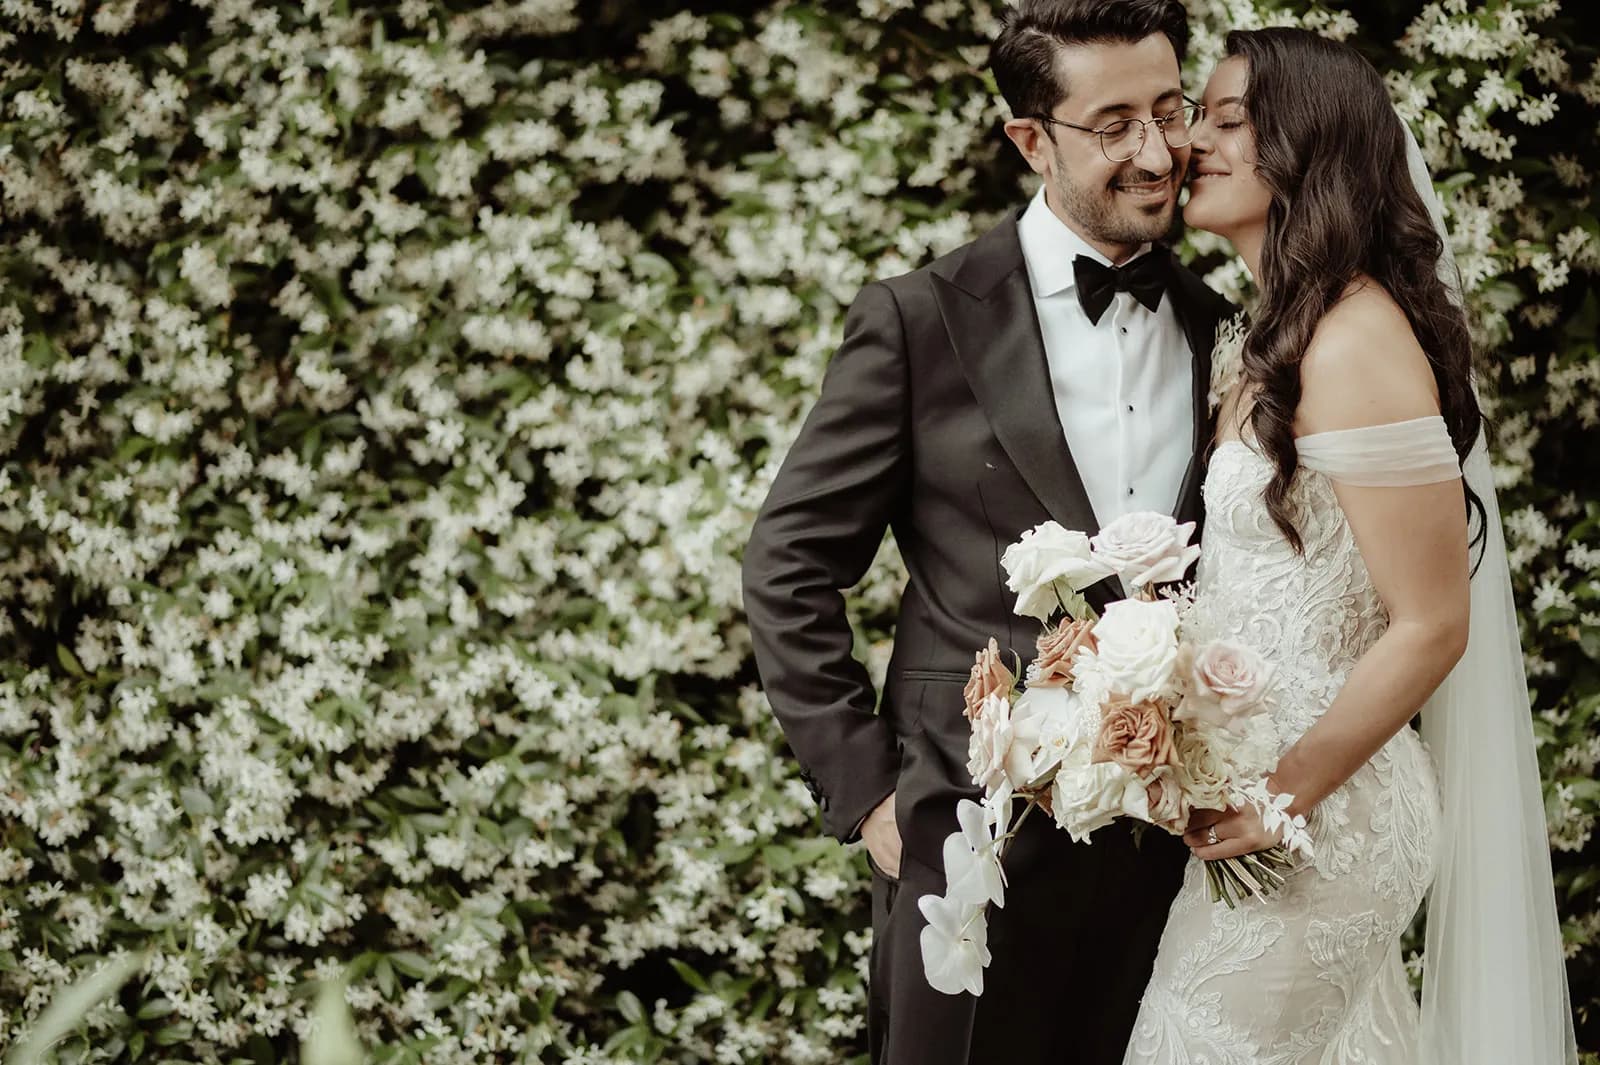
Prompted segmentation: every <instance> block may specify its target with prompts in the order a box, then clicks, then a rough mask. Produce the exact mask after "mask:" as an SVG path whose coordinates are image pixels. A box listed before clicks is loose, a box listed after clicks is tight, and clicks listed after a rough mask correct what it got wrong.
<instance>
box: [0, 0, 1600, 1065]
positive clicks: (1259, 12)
mask: <svg viewBox="0 0 1600 1065" xmlns="http://www.w3.org/2000/svg"><path fill="white" fill-rule="evenodd" d="M1190 6H1191V10H1192V11H1193V13H1194V16H1195V21H1196V40H1195V48H1194V52H1195V54H1194V56H1193V57H1192V61H1191V68H1192V69H1191V78H1190V81H1191V91H1197V90H1198V89H1199V88H1200V86H1201V85H1202V84H1203V80H1204V75H1205V72H1206V71H1207V70H1208V69H1209V66H1210V64H1211V63H1212V62H1213V61H1214V59H1215V57H1216V55H1217V54H1218V51H1219V49H1220V41H1221V38H1220V35H1221V33H1222V32H1224V31H1225V30H1226V29H1227V28H1230V27H1234V26H1249V25H1256V24H1261V23H1262V22H1300V23H1302V24H1309V25H1312V26H1315V27H1317V28H1319V29H1322V30H1323V31H1325V32H1329V33H1332V34H1335V35H1338V36H1342V37H1347V38H1350V39H1352V40H1355V41H1357V42H1358V43H1360V44H1361V45H1362V47H1363V48H1365V49H1366V50H1367V51H1368V54H1370V55H1371V56H1372V57H1373V59H1374V61H1375V62H1378V63H1379V65H1380V68H1381V69H1384V70H1385V71H1387V72H1389V77H1390V82H1391V85H1392V88H1393V91H1394V94H1395V98H1396V101H1397V103H1398V104H1399V106H1400V107H1401V109H1402V112H1403V113H1404V114H1405V115H1406V117H1407V118H1408V119H1409V120H1410V121H1411V122H1412V124H1413V126H1414V128H1416V129H1417V130H1418V131H1419V134H1420V135H1421V136H1422V137H1423V140H1424V143H1425V144H1426V146H1427V150H1428V152H1429V154H1430V156H1431V161H1432V163H1433V165H1434V167H1435V169H1436V172H1437V174H1438V176H1439V178H1440V183H1441V187H1442V189H1444V190H1445V192H1446V195H1447V199H1448V201H1449V204H1450V207H1451V226H1452V230H1453V234H1454V243H1455V246H1456V253H1457V255H1458V256H1459V257H1460V259H1461V262H1462V266H1463V269H1464V272H1465V274H1466V277H1467V282H1468V286H1469V289H1470V299H1471V306H1472V311H1473V314H1474V318H1475V322H1476V324H1477V330H1478V336H1479V339H1480V341H1481V343H1482V345H1483V366H1484V370H1485V379H1486V383H1487V384H1489V385H1490V386H1491V388H1492V389H1493V391H1494V393H1495V396H1496V398H1495V400H1494V413H1495V417H1496V421H1497V423H1498V427H1499V435H1498V442H1497V456H1498V463H1499V465H1498V470H1499V473H1500V483H1501V487H1502V490H1503V491H1504V493H1505V497H1506V507H1507V514H1508V526H1509V530H1510V534H1511V537H1512V547H1513V551H1514V563H1515V565H1516V566H1517V575H1518V581H1519V586H1520V588H1521V591H1522V593H1523V596H1524V600H1523V601H1524V604H1525V606H1526V608H1527V614H1526V619H1527V635H1528V652H1529V654H1528V662H1529V666H1530V670H1531V673H1532V675H1533V678H1534V682H1535V683H1536V685H1537V688H1538V698H1537V708H1538V709H1537V713H1538V721H1537V727H1538V729H1539V733H1540V735H1541V737H1542V738H1543V740H1544V741H1545V742H1544V745H1543V749H1542V754H1541V758H1542V761H1543V765H1544V769H1545V772H1546V778H1547V788H1548V792H1547V794H1548V799H1549V802H1548V812H1549V821H1550V834H1551V844H1552V846H1553V847H1554V848H1555V850H1556V852H1557V862H1558V869H1559V874H1560V881H1561V884H1560V889H1559V890H1560V891H1561V893H1562V903H1563V910H1564V913H1565V915H1566V919H1567V929H1568V936H1569V942H1570V945H1571V954H1572V974H1573V985H1574V996H1575V999H1576V1002H1577V1006H1578V1008H1579V1012H1580V1030H1581V1031H1582V1032H1583V1033H1584V1037H1583V1041H1584V1043H1585V1045H1586V1046H1589V1047H1594V1046H1597V1045H1600V1035H1597V1031H1600V1019H1597V1018H1596V1016H1595V1015H1594V1012H1593V1011H1594V1010H1596V1009H1597V1008H1600V1003H1597V999H1600V989H1597V986H1596V981H1597V979H1600V844H1597V843H1596V842H1595V840H1594V837H1593V833H1594V829H1595V818H1596V815H1597V811H1600V784H1596V782H1595V779H1594V778H1595V768H1596V765H1597V764H1600V722H1597V718H1600V489H1597V488H1596V487H1595V483H1594V481H1593V475H1592V472H1591V471H1592V469H1593V464H1594V462H1595V460H1596V459H1597V458H1600V451H1597V449H1596V445H1595V443H1594V441H1595V440H1596V434H1595V430H1596V427H1597V424H1600V357H1597V352H1596V334H1597V331H1600V296H1597V292H1596V272H1597V268H1600V208H1597V206H1596V204H1595V202H1594V200H1593V195H1594V189H1595V178H1594V174H1593V170H1594V168H1595V166H1596V163H1597V152H1596V143H1595V129H1596V123H1597V120H1600V68H1597V66H1596V48H1595V45H1594V44H1593V43H1592V39H1586V38H1585V36H1584V33H1583V31H1582V30H1581V29H1580V22H1581V19H1582V17H1583V15H1584V14H1585V11H1584V9H1583V6H1582V5H1581V4H1579V3H1577V0H1567V4H1566V6H1565V7H1562V6H1561V5H1560V4H1558V3H1556V2H1554V0H1545V2H1527V0H1484V2H1480V3H1474V4H1471V5H1469V4H1467V3H1464V2H1448V3H1443V4H1428V5H1426V6H1423V5H1421V4H1415V3H1413V4H1397V5H1388V6H1385V5H1372V4H1365V5H1352V6H1350V7H1349V8H1341V7H1329V8H1313V7H1308V6H1307V5H1305V4H1300V3H1292V4H1287V5H1282V4H1278V3H1272V2H1267V0H1232V2H1220V0H1217V2H1194V3H1191V5H1190ZM1391 8H1403V9H1404V10H1403V11H1402V12H1398V13H1397V12H1396V11H1395V10H1392V9H1391ZM1367 9H1370V10H1367ZM996 10H997V6H996V4H995V3H993V2H989V0H977V2H970V0H967V2H961V3H955V2H942V0H941V2H932V3H923V4H912V3H909V2H907V0H859V2H858V3H850V2H845V0H827V2H820V3H813V4H799V3H789V2H786V0H779V2H776V3H771V4H766V5H759V4H751V3H723V4H719V3H715V2H702V0H684V2H682V3H673V4H668V5H642V4H641V5H633V4H621V3H585V4H581V5H580V4H578V3H576V2H575V0H522V2H507V0H494V2H489V3H467V2H445V0H403V2H400V3H385V4H357V3H350V2H348V0H338V2H335V0H311V2H306V3H288V2H284V0H256V2H246V0H195V2H185V0H113V2H106V3H98V4H86V3H84V2H83V0H53V2H46V0H0V232H3V234H4V238H3V243H0V280H3V285H0V529H3V532H4V538H3V541H0V634H3V636H4V637H5V639H6V641H7V644H8V646H9V647H10V649H11V651H10V653H9V654H8V655H7V656H6V657H5V658H4V659H3V660H0V1004H3V1005H0V1044H10V1043H11V1042H13V1041H15V1040H16V1038H17V1037H18V1036H19V1034H20V1033H22V1032H24V1031H25V1030H26V1028H27V1026H28V1024H29V1023H30V1021H31V1020H32V1018H34V1017H35V1016H36V1015H37V1013H38V1011H39V1010H40V1009H41V1008H42V1006H43V1005H44V1004H45V1003H46V1002H47V1001H48V1000H49V999H50V998H51V996H52V995H53V993H54V992H55V990H56V989H57V988H58V987H59V986H60V985H61V984H62V982H64V981H67V980H69V979H71V978H72V977H73V976H74V974H76V973H78V972H81V971H83V970H85V969H88V968H92V967H93V966H94V965H96V964H97V963H98V961H99V960H100V959H103V958H105V957H107V956H111V955H115V954H118V953H120V952H124V951H129V950H137V949H142V948H151V949H152V950H153V953H152V955H151V960H150V961H149V962H148V964H147V965H146V966H145V968H144V970H143V971H142V972H141V973H140V975H139V976H137V977H136V978H135V979H134V981H133V982H132V983H131V984H130V985H129V986H128V987H127V988H125V989H124V991H123V992H122V994H121V995H120V996H119V997H117V998H115V999H113V1000H110V1001H108V1002H107V1003H106V1004H104V1005H102V1006H101V1007H100V1008H98V1009H97V1010H96V1011H95V1012H94V1013H93V1014H92V1015H91V1017H90V1018H89V1024H88V1027H87V1029H86V1031H85V1032H84V1033H83V1035H81V1036H80V1037H78V1038H76V1039H75V1040H74V1041H72V1042H70V1043H69V1044H68V1045H67V1047H66V1048H65V1050H64V1056H63V1060H73V1061H118V1060H127V1061H157V1060H160V1061H173V1060H184V1061H197V1062H224V1061H229V1062H231V1061H246V1060H250V1061H257V1062H269V1061H277V1060H293V1059H294V1058H295V1057H296V1053H297V1052H296V1046H297V1043H298V1037H299V1035H300V1034H301V1033H302V1032H303V1031H304V1030H305V1028H306V1025H307V1023H308V1020H307V1019H308V1016H309V1009H310V1003H311V1001H312V1000H311V992H312V989H311V987H310V986H309V983H308V982H309V981H312V980H315V979H318V978H321V977H327V976H331V975H333V974H335V973H336V972H337V971H338V970H339V969H340V967H341V966H343V965H346V964H348V965H349V966H350V967H351V973H352V976H353V979H352V983H351V988H350V991H349V995H348V998H349V1001H350V1004H351V1007H352V1010H353V1012H354V1014H355V1017H356V1020H357V1025H358V1029H359V1031H360V1032H361V1035H362V1037H363V1039H364V1040H365V1042H366V1044H367V1046H368V1048H369V1051H370V1057H371V1060H373V1061H375V1062H421V1061H424V1060H426V1061H428V1062H469V1061H470V1062H510V1061H524V1062H535V1061H557V1062H612V1061H614V1062H637V1061H670V1062H700V1061H706V1062H730V1063H731V1062H745V1061H749V1062H756V1061H770V1062H793V1063H825V1062H826V1063H831V1062H837V1061H842V1060H847V1059H849V1058H850V1057H851V1056H852V1055H855V1054H858V1053H860V1052H861V1051H862V1050H863V1048H864V1032H863V1021H862V1015H863V1005H864V987H863V983H862V973H863V971H864V968H865V952H866V950H867V947H868V944H869V934H868V933H867V931H866V923H867V920H866V906H865V894H864V891H865V884H866V878H865V871H864V864H863V863H861V860H860V857H859V855H857V854H855V853H853V852H851V851H847V850H845V849H844V848H841V847H839V846H838V845H836V844H834V843H832V842H831V841H827V840H825V839H822V838H820V834H819V831H818V829H817V827H816V820H815V812H814V810H813V809H812V808H811V807H810V805H809V804H810V800H809V798H808V796H807V794H806V791H805V788H804V787H803V786H802V785H801V784H800V783H799V781H798V778H797V776H796V774H795V771H794V767H793V765H792V763H791V761H790V760H789V758H788V756H787V753H786V750H785V748H784V745H783V741H782V737H781V735H780V734H779V732H778V731H777V729H776V727H775V725H774V723H773V721H772V720H771V716H770V712H769V711H768V709H767V708H766V706H765V703H764V701H763V699H762V697H761V695H760V693H759V691H758V690H757V688H756V687H755V685H754V673H753V669H752V667H751V665H750V661H749V654H748V650H749V647H748V636H747V634H746V632H745V630H744V628H743V623H742V619H741V615H740V609H739V596H738V559H739V555H740V552H741V550H742V548H743V544H744V540H745V536H746V533H747V530H748V526H749V522H750V520H751V518H752V516H753V513H754V509H755V508H756V507H757V506H758V505H759V503H760V500H761V498H762V495H763V492H764V490H765V487H766V485H767V484H768V482H769V480H770V477H771V475H772V473H773V472H774V471H775V469H776V465H777V463H778V462H779V461H780V460H781V457H782V454H783V451H784V449H785V447H786V446H787V445H788V443H789V441H790V440H791V439H792V438H793V436H794V434H795V432H796V431H797V429H798V427H799V422H800V419H801V418H802V417H803V415H804V413H805V411H806V409H807V408H808V406H809V403H810V401H811V399H812V398H813V397H814V395H815V392H816V388H817V385H818V383H819V381H820V377H821V373H822V369H823V367H824V366H825V365H826V362H827V359H828V357H829V356H830V354H831V353H832V351H833V349H834V346H835V345H836V343H837V342H838V340H839V337H840V333H841V328H842V317H843V308H844V306H845V305H846V304H847V303H848V301H849V299H850V298H851V297H852V296H853V295H854V293H855V291H856V289H857V288H858V287H859V286H860V285H861V284H862V283H863V282H865V281H867V280H870V279H872V278H874V277H879V276H885V275H888V274H892V273H896V272H900V271H904V270H907V269H911V268H913V267H915V266H917V265H919V264H921V263H922V262H925V261H926V260H927V259H928V258H929V257H931V256H932V255H934V254H936V253H938V252H942V251H945V250H948V249H949V248H951V247H954V246H956V245H957V244H959V243H961V242H963V241H964V240H967V239H969V238H970V237H972V236H973V235H975V234H976V233H978V232H980V231H981V230H982V229H983V228H984V227H986V226H987V225H989V224H991V223H992V222H993V221H994V220H995V219H996V218H998V217H999V214H1000V212H1001V211H1003V210H1004V209H1005V208H1007V207H1008V206H1010V205H1012V204H1014V203H1016V202H1018V201H1019V200H1020V199H1021V198H1022V197H1023V196H1024V195H1025V193H1026V191H1027V189H1026V187H1025V185H1024V183H1023V182H1022V180H1021V177H1020V168H1019V166H1018V165H1017V164H1016V163H1015V162H1014V161H1013V159H1012V158H1011V153H1010V152H1009V150H1008V149H1005V148H1004V145H1003V141H1002V139H1001V138H1000V136H999V133H998V122H999V120H1000V118H1001V117H1002V112H1001V105H1000V104H999V103H998V102H997V101H996V100H995V98H994V97H993V96H992V94H991V92H990V90H989V88H988V86H987V83H986V75H985V73H984V70H983V60H984V53H985V41H986V39H987V37H988V36H989V35H990V34H991V33H992V32H993V31H994V29H995V26H996V21H995V12H996ZM1363 20H1365V21H1363ZM1186 253H1187V254H1192V255H1195V256H1198V257H1199V262H1200V263H1201V264H1202V266H1204V267H1205V268H1206V269H1208V270H1210V271H1211V276H1212V279H1213V281H1214V283H1215V284H1216V285H1217V286H1218V287H1219V288H1221V289H1223V290H1224V291H1227V292H1229V293H1230V294H1232V295H1235V296H1243V295H1245V293H1243V292H1242V291H1241V285H1242V283H1243V280H1244V276H1243V273H1242V271H1241V268H1240V267H1239V266H1238V264H1237V263H1235V262H1232V261H1230V260H1228V259H1227V258H1226V257H1225V256H1224V255H1223V254H1222V253H1221V252H1220V250H1219V248H1218V247H1217V246H1216V245H1215V243H1214V242H1210V241H1204V240H1201V239H1195V240H1192V241H1191V242H1190V244H1189V246H1188V249H1187V252H1186ZM901 580H902V575H901V571H900V569H899V567H898V565H897V564H896V561H895V556H894V553H893V549H892V545H891V546H890V547H888V548H886V550H885V553H884V556H883V559H882V562H881V565H880V566H879V567H878V568H877V569H876V570H875V571H874V573H873V575H872V576H871V578H870V579H869V580H868V582H867V583H866V585H865V586H864V587H863V588H862V589H860V590H859V591H858V594H857V595H856V596H855V599H854V604H855V607H856V617H857V618H858V620H859V623H860V632H861V641H860V648H861V653H862V655H863V656H864V657H865V658H866V659H867V660H868V661H869V662H871V663H873V665H874V667H875V668H876V669H880V670H881V668H882V664H883V662H884V660H885V658H886V651H887V646H888V644H887V640H888V638H889V633H888V631H887V627H886V626H887V623H888V621H889V619H890V617H891V616H892V615H891V609H892V606H893V603H894V601H895V598H896V596H897V594H898V590H899V585H900V581H901Z"/></svg>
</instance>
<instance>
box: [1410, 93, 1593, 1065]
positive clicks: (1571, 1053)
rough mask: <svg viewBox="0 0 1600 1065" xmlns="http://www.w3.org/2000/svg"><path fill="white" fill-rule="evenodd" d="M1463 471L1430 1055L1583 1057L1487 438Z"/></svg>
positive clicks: (1443, 741)
mask: <svg viewBox="0 0 1600 1065" xmlns="http://www.w3.org/2000/svg"><path fill="white" fill-rule="evenodd" d="M1401 125H1402V126H1404V125H1405V123H1404V122H1402V123H1401ZM1406 136H1407V139H1408V146H1407V150H1408V155H1409V162H1410V167H1411V178H1412V181H1413V182H1414V183H1415V184H1416V187H1417V191H1418V192H1419V193H1420V194H1421V195H1422V199H1423V202H1424V203H1425V204H1426V205H1427V207H1428V213H1429V214H1430V215H1432V217H1433V222H1434V226H1435V228H1436V229H1438V231H1439V236H1440V239H1441V240H1443V241H1444V242H1445V243H1444V255H1443V257H1442V258H1441V260H1440V263H1439V269H1440V276H1441V277H1442V278H1443V279H1444V280H1445V282H1446V283H1447V284H1448V285H1450V286H1451V289H1452V292H1453V293H1454V294H1455V295H1456V298H1457V300H1458V301H1459V300H1460V278H1459V274H1458V273H1457V271H1456V267H1455V260H1454V259H1453V257H1452V256H1451V254H1450V245H1449V237H1448V233H1447V232H1446V229H1445V224H1444V210H1443V207H1442V205H1441V204H1440V202H1439V197H1438V194H1437V193H1436V192H1435V191H1434V187H1433V181H1432V179H1431V178H1430V177H1429V174H1428V168H1427V164H1426V162H1425V161H1424V159H1423V156H1422V151H1421V149H1420V148H1419V147H1418V145H1417V142H1416V138H1415V137H1413V136H1412V135H1411V132H1410V130H1409V129H1407V130H1406ZM1462 472H1463V474H1464V476H1465V478H1466V482H1467V484H1468V486H1469V487H1471V489H1472V490H1473V491H1474V492H1476V493H1477V495H1478V498H1479V499H1481V500H1482V501H1483V504H1484V508H1485V510H1486V512H1487V515H1486V517H1487V524H1486V528H1485V529H1484V530H1483V532H1484V534H1485V535H1484V543H1483V551H1484V553H1483V557H1482V560H1481V561H1480V562H1479V563H1478V567H1477V571H1476V572H1475V573H1474V575H1473V578H1472V627H1471V635H1470V637H1469V638H1468V642H1467V650H1466V653H1465V654H1464V655H1463V656H1462V658H1461V661H1460V662H1459V663H1457V665H1456V667H1455V669H1454V670H1453V671H1452V672H1451V673H1450V675H1449V676H1448V677H1447V678H1446V679H1445V681H1444V683H1443V684H1441V685H1440V686H1439V689H1438V690H1437V691H1436V692H1435V693H1434V694H1433V697H1432V698H1430V699H1429V700H1428V702H1427V704H1426V705H1425V706H1424V707H1423V709H1422V737H1423V739H1424V740H1425V741H1426V742H1427V744H1428V747H1429V749H1430V750H1431V751H1432V752H1433V756H1434V759H1435V761H1436V763H1437V765H1438V769H1439V784H1440V791H1441V797H1442V801H1443V806H1444V824H1443V830H1442V832H1441V838H1440V841H1439V842H1440V851H1439V866H1438V870H1437V874H1436V876H1435V879H1434V884H1433V888H1432V891H1431V892H1430V894H1429V896H1428V911H1427V912H1428V917H1427V924H1428V927H1427V939H1426V948H1425V949H1426V952H1425V955H1424V959H1423V981H1422V1062H1423V1065H1508V1063H1511V1062H1516V1063H1517V1065H1576V1062H1577V1060H1578V1051H1577V1042H1576V1038H1575V1035H1574V1031H1573V1024H1572V1008H1571V1004H1570V1001H1571V1000H1570V999H1569V998H1568V995H1567V976H1566V964H1565V961H1564V960H1563V956H1562V949H1561V927H1560V922H1559V921H1558V919H1557V917H1556V902H1555V887H1554V883H1553V880H1552V877H1551V872H1550V846H1549V837H1548V835H1547V832H1546V828H1545V820H1544V801H1543V796H1542V793H1541V790H1540V783H1539V761H1538V757H1537V755H1536V754H1535V750H1534V739H1533V723H1532V719H1531V710H1530V707H1529V703H1528V684H1527V678H1526V676H1525V674H1524V672H1523V664H1522V644H1521V638H1520V636H1519V633H1518V630H1517V611H1516V604H1515V603H1514V602H1513V601H1512V596H1511V570H1510V566H1509V564H1508V562H1507V559H1506V545H1505V535H1504V533H1503V532H1502V530H1501V526H1500V508H1499V504H1498V503H1497V501H1496V498H1495V491H1494V479H1493V477H1492V475H1491V472H1490V468H1489V456H1488V451H1487V445H1486V443H1485V441H1484V439H1483V437H1481V436H1480V437H1479V439H1478V443H1477V445H1476V446H1475V447H1474V448H1473V449H1472V452H1471V453H1470V454H1469V455H1468V457H1467V461H1466V463H1465V464H1464V466H1463V470H1462ZM1474 531H1476V530H1474Z"/></svg>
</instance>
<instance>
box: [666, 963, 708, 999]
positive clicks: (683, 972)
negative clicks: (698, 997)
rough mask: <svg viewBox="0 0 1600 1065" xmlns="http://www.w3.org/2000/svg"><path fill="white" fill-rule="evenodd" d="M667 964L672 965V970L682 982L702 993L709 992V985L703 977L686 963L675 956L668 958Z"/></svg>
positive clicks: (706, 993)
mask: <svg viewBox="0 0 1600 1065" xmlns="http://www.w3.org/2000/svg"><path fill="white" fill-rule="evenodd" d="M667 964H668V965H670V966H672V971H673V972H675V973H677V974H678V978H679V979H681V980H682V981H683V982H684V983H686V984H688V985H689V986H690V987H692V988H694V989H695V990H696V991H698V992H700V993H701V994H703V995H709V994H711V985H710V984H708V983H706V981H705V977H703V976H701V975H700V974H699V973H697V972H695V971H694V970H693V969H691V968H690V967H689V966H688V965H687V964H685V963H684V962H681V961H679V960H678V959H677V958H668V959H667Z"/></svg>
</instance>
